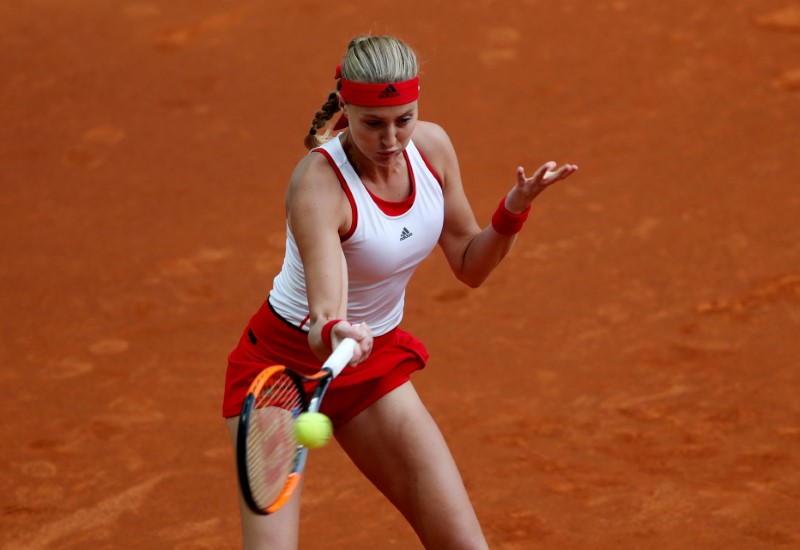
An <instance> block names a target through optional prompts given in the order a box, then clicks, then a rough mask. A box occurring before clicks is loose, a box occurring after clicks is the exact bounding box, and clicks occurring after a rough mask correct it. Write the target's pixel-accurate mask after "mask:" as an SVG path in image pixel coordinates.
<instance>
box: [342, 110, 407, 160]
mask: <svg viewBox="0 0 800 550" xmlns="http://www.w3.org/2000/svg"><path fill="white" fill-rule="evenodd" d="M345 112H346V113H347V119H348V121H349V124H350V136H351V138H352V140H353V142H354V143H355V144H356V146H357V147H358V149H359V151H360V152H361V154H363V155H364V156H365V157H367V158H368V159H369V160H370V161H372V162H374V163H375V164H377V165H380V166H389V165H391V164H392V163H393V162H394V161H396V160H397V158H398V157H399V155H401V154H402V153H403V150H404V149H405V148H406V145H408V142H409V140H410V139H411V134H412V133H413V132H414V127H415V126H416V124H417V102H416V101H414V102H412V103H406V104H405V105H395V106H390V107H360V106H358V105H349V104H348V105H346V106H345Z"/></svg>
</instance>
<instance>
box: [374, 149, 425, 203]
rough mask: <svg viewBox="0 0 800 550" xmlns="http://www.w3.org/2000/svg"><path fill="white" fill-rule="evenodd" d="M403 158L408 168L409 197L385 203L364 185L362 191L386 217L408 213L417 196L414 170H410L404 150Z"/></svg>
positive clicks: (409, 163) (385, 201) (409, 162)
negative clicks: (364, 190) (365, 192)
mask: <svg viewBox="0 0 800 550" xmlns="http://www.w3.org/2000/svg"><path fill="white" fill-rule="evenodd" d="M403 156H404V157H405V159H406V166H407V167H408V179H409V180H410V181H411V195H409V197H408V198H405V199H403V200H401V201H396V202H395V201H387V200H385V199H382V198H380V197H379V196H378V195H376V194H375V193H373V192H372V191H370V190H369V187H367V186H366V185H365V186H364V189H366V190H367V193H369V196H370V197H372V201H373V202H374V203H375V205H376V206H377V207H378V208H380V210H381V212H383V213H384V214H386V215H387V216H400V215H402V214H405V213H406V212H408V211H409V210H410V209H411V207H412V206H413V204H414V197H416V196H417V182H416V180H415V179H414V170H412V169H411V161H410V160H409V159H408V153H407V152H406V151H405V150H404V151H403Z"/></svg>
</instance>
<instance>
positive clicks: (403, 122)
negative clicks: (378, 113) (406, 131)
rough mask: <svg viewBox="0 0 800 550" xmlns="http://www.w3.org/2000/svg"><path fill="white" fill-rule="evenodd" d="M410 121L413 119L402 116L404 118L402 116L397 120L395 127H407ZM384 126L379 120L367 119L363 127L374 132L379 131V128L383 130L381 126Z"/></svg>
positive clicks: (408, 116)
mask: <svg viewBox="0 0 800 550" xmlns="http://www.w3.org/2000/svg"><path fill="white" fill-rule="evenodd" d="M412 120H414V117H412V116H411V115H404V116H402V117H400V118H398V119H397V122H396V124H397V126H399V127H401V128H402V127H404V126H408V124H409V123H410V122H411V121H412ZM385 124H386V122H385V121H383V120H381V119H368V120H365V121H364V126H366V127H368V128H374V129H376V130H377V129H379V128H383V126H384V125H385Z"/></svg>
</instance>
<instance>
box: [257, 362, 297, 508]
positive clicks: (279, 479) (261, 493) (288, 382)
mask: <svg viewBox="0 0 800 550" xmlns="http://www.w3.org/2000/svg"><path fill="white" fill-rule="evenodd" d="M302 407H303V401H302V397H301V395H300V393H299V391H298V389H297V386H296V384H295V383H294V381H293V380H292V379H291V378H290V377H289V376H288V375H287V374H286V373H284V372H279V373H276V374H275V375H274V376H272V377H270V379H269V380H267V381H266V383H265V384H264V387H263V388H262V389H261V392H260V393H259V395H258V396H257V399H256V404H255V407H254V409H253V413H252V417H251V419H250V425H249V433H248V437H247V470H248V477H249V479H250V487H251V492H252V495H253V499H254V500H255V502H256V504H258V505H259V506H260V507H264V508H266V507H267V506H269V505H271V504H272V503H273V502H275V501H276V500H277V499H278V497H279V496H280V495H281V492H282V490H283V488H284V485H285V483H286V478H287V477H288V476H289V474H290V473H291V471H292V467H293V465H294V457H295V454H296V452H297V441H296V440H295V436H294V421H295V419H296V418H297V416H298V415H299V414H300V413H301V412H302Z"/></svg>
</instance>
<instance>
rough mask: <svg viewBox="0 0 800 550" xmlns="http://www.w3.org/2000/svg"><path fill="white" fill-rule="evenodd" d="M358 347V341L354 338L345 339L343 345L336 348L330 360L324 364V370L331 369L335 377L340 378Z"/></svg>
mask: <svg viewBox="0 0 800 550" xmlns="http://www.w3.org/2000/svg"><path fill="white" fill-rule="evenodd" d="M355 347H356V341H355V340H354V339H353V338H345V339H344V340H342V343H341V344H339V345H338V346H336V349H335V350H333V353H331V354H330V356H329V357H328V359H326V360H325V362H324V363H323V364H322V368H323V369H330V371H331V373H333V377H334V378H336V377H337V376H339V373H340V372H342V371H343V370H344V368H345V367H346V366H347V363H349V362H350V360H351V359H352V358H353V350H354V349H355Z"/></svg>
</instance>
